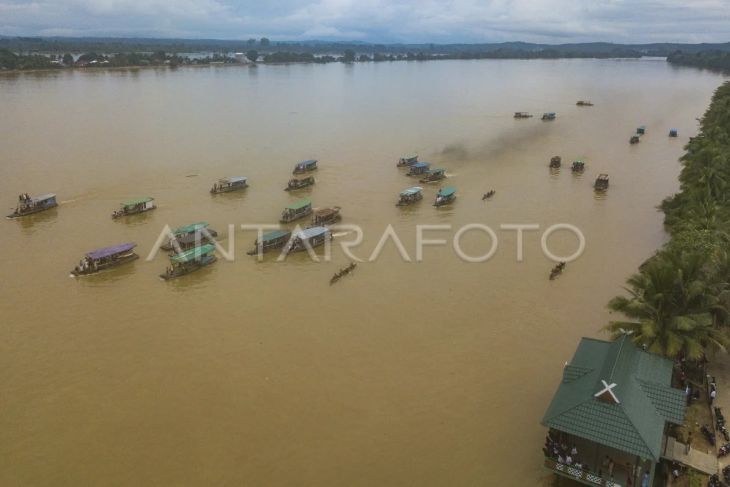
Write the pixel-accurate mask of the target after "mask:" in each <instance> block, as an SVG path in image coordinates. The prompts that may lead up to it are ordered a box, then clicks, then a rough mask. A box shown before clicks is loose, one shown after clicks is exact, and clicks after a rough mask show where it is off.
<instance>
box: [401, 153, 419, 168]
mask: <svg viewBox="0 0 730 487" xmlns="http://www.w3.org/2000/svg"><path fill="white" fill-rule="evenodd" d="M417 162H418V154H408V155H406V156H403V157H401V158H400V159H398V164H396V166H398V167H405V166H412V165H413V164H415V163H417Z"/></svg>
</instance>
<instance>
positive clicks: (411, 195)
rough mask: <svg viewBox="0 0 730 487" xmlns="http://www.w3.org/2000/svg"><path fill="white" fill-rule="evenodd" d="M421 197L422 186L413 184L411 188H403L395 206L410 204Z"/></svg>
mask: <svg viewBox="0 0 730 487" xmlns="http://www.w3.org/2000/svg"><path fill="white" fill-rule="evenodd" d="M422 199H423V188H421V187H420V186H413V187H412V188H408V189H404V190H403V191H401V193H400V199H399V200H398V203H396V204H395V206H406V205H412V204H413V203H415V202H416V201H421V200H422Z"/></svg>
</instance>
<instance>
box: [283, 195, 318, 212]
mask: <svg viewBox="0 0 730 487" xmlns="http://www.w3.org/2000/svg"><path fill="white" fill-rule="evenodd" d="M311 204H312V202H311V201H309V200H308V199H307V198H304V199H303V200H299V201H297V202H296V203H292V204H291V205H289V206H287V209H289V210H301V209H302V208H304V207H305V206H310V205H311Z"/></svg>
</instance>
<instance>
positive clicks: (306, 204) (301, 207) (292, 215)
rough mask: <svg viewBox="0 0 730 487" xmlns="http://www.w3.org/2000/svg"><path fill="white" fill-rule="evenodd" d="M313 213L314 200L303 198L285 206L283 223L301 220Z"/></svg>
mask: <svg viewBox="0 0 730 487" xmlns="http://www.w3.org/2000/svg"><path fill="white" fill-rule="evenodd" d="M310 213H312V202H311V201H310V200H309V199H307V198H304V199H301V200H299V201H297V202H295V203H292V204H291V205H289V206H287V207H286V208H284V211H283V212H282V213H281V220H280V221H281V223H289V222H293V221H294V220H299V219H300V218H304V217H305V216H307V215H309V214H310Z"/></svg>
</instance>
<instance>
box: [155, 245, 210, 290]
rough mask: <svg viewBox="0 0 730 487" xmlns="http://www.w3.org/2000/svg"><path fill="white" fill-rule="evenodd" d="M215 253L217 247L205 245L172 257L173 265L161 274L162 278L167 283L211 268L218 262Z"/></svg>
mask: <svg viewBox="0 0 730 487" xmlns="http://www.w3.org/2000/svg"><path fill="white" fill-rule="evenodd" d="M213 252H215V245H213V244H205V245H201V246H200V247H195V248H192V249H190V250H187V251H185V252H182V253H180V254H175V255H173V256H171V257H170V263H171V265H170V266H169V267H168V268H167V269H165V273H164V274H160V277H161V278H162V279H164V280H166V281H167V280H170V279H175V278H177V277H180V276H184V275H185V274H190V273H191V272H195V271H197V270H200V269H202V268H203V267H206V266H209V265H210V264H212V263H213V262H215V261H216V260H217V258H216V256H215V255H213Z"/></svg>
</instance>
